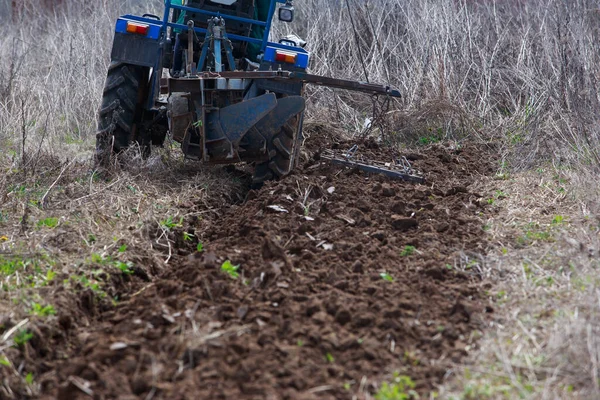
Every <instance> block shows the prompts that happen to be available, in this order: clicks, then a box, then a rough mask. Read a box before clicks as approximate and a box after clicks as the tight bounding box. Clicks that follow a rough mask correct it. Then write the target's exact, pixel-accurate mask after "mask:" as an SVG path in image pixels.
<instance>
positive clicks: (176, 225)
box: [160, 217, 183, 230]
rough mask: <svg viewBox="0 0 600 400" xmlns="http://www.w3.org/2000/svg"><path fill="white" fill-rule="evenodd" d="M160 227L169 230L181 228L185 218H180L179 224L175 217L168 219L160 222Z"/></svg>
mask: <svg viewBox="0 0 600 400" xmlns="http://www.w3.org/2000/svg"><path fill="white" fill-rule="evenodd" d="M160 225H161V226H163V227H164V228H167V229H169V230H171V229H173V228H180V227H182V226H183V217H181V218H179V222H175V220H174V219H173V217H168V218H167V219H164V220H162V221H160Z"/></svg>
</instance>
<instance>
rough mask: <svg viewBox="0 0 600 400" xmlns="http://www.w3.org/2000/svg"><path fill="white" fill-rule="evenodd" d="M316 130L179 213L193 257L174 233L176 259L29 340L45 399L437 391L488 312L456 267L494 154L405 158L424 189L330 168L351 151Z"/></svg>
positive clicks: (444, 151) (473, 283)
mask: <svg viewBox="0 0 600 400" xmlns="http://www.w3.org/2000/svg"><path fill="white" fill-rule="evenodd" d="M318 136H319V135H318V134H317V133H314V134H313V138H312V139H310V140H309V141H308V145H307V148H308V149H309V153H310V154H309V157H310V161H308V162H306V163H305V164H304V165H302V166H301V167H300V168H299V169H298V170H297V171H296V172H295V173H294V174H292V175H290V176H288V177H286V178H285V179H283V180H282V181H279V182H273V183H269V184H267V185H265V186H264V187H263V188H262V189H260V190H258V191H256V190H252V191H249V192H248V194H247V196H246V199H245V201H244V202H240V203H239V204H216V205H215V206H214V207H212V211H211V212H209V213H207V214H205V215H206V217H205V218H203V219H193V220H186V221H185V224H186V226H185V230H187V231H194V232H195V233H196V236H197V237H199V238H200V240H201V242H202V243H203V245H204V249H203V251H202V252H198V251H196V246H195V243H192V244H188V243H187V242H183V241H182V240H180V239H174V240H175V241H176V246H178V248H174V249H173V250H174V257H173V258H172V259H171V261H170V263H169V265H168V266H167V267H164V268H162V269H157V268H156V267H152V268H151V267H150V266H147V270H146V271H141V272H140V271H138V272H137V273H136V274H135V276H134V277H133V278H132V279H131V280H129V281H127V282H124V283H120V284H121V286H122V289H121V293H122V297H121V299H120V300H121V301H120V303H119V304H118V305H117V306H116V307H106V306H104V307H101V306H99V305H98V304H101V302H98V301H94V299H93V298H92V299H90V298H89V297H90V296H92V297H93V294H90V292H84V293H83V294H82V297H81V298H80V299H79V300H78V302H77V306H78V307H79V309H78V310H76V311H74V312H73V315H72V316H71V317H70V318H68V317H65V318H63V319H62V321H61V325H60V326H61V329H63V331H62V332H60V333H59V334H57V333H56V332H46V334H45V335H44V334H43V335H41V336H42V337H44V336H45V337H47V340H48V343H40V341H38V343H36V342H33V343H31V349H30V351H32V352H33V353H34V354H35V356H33V355H32V354H30V356H31V358H32V359H35V360H37V361H36V362H37V366H38V371H39V372H40V378H39V379H38V381H39V382H40V384H41V385H42V392H43V393H44V396H47V397H48V398H55V397H58V398H61V399H76V398H82V399H83V398H90V397H92V398H98V399H103V398H106V399H113V398H118V399H135V398H141V399H144V398H146V399H150V398H155V399H265V398H268V399H299V398H302V399H304V398H306V399H309V398H332V399H334V398H335V399H345V398H347V399H350V398H352V397H353V396H358V397H363V396H364V394H365V393H371V394H372V393H374V392H376V389H377V387H376V384H377V383H378V382H381V381H384V380H386V378H389V377H390V375H391V374H392V373H393V372H394V371H398V372H399V373H400V374H403V375H408V376H410V377H411V378H412V379H413V380H414V381H415V382H416V390H417V391H418V392H420V393H428V391H430V390H433V389H435V385H436V384H437V383H440V382H441V381H442V380H443V378H444V374H445V373H446V371H447V366H448V365H449V363H450V362H456V361H460V360H461V358H462V357H463V356H464V355H465V354H466V346H467V344H469V343H470V340H471V339H472V336H473V332H475V331H477V330H481V329H483V324H484V322H485V321H486V319H487V318H488V315H487V312H490V311H491V309H489V308H488V309H487V310H486V307H485V299H484V297H483V294H482V293H483V288H482V285H483V283H482V282H481V281H480V280H479V279H478V277H477V274H476V271H474V270H473V269H470V268H469V266H468V265H461V262H460V260H461V256H462V259H464V255H465V254H466V255H472V254H485V252H486V247H487V242H486V239H485V233H484V231H483V223H482V215H483V214H485V213H486V212H487V211H486V210H485V207H484V204H483V203H484V202H481V196H480V195H479V194H478V193H477V184H478V182H479V181H480V179H482V178H484V177H485V176H489V175H490V174H491V173H492V172H493V169H492V163H491V162H490V161H488V160H489V159H490V158H491V157H490V155H489V151H487V150H482V148H480V147H478V146H474V145H467V146H464V147H462V148H458V149H457V148H452V147H445V146H442V145H438V146H433V147H430V148H427V149H423V150H421V151H420V152H419V153H413V154H408V158H409V159H411V160H413V164H414V166H415V167H416V168H417V169H419V170H421V171H423V172H424V173H425V176H426V178H427V183H426V184H423V185H418V184H412V183H406V182H402V181H394V180H391V179H389V178H386V177H384V176H376V175H367V174H365V173H363V172H360V171H356V170H351V169H342V168H339V167H335V166H332V165H330V164H329V163H328V162H326V161H323V160H320V159H319V156H318V154H319V150H320V148H322V147H332V146H333V147H340V148H343V147H345V146H348V144H347V143H332V142H331V141H330V140H326V139H323V137H320V138H319V139H318V140H317V137H318ZM368 147H370V148H369V149H366V151H368V153H369V155H370V156H372V157H373V158H378V159H380V160H383V161H385V160H386V158H387V157H389V154H388V152H389V151H387V150H383V149H378V148H377V146H376V145H371V146H368ZM242 179H245V177H244V176H242ZM189 207H190V208H198V207H201V206H200V205H195V204H190V205H189ZM202 207H204V206H202ZM174 237H175V236H174ZM177 238H179V235H178V236H177ZM227 260H229V261H230V263H231V265H234V266H239V268H238V270H237V274H236V273H232V274H228V273H226V272H224V271H223V270H222V265H223V263H224V262H226V261H227ZM142 268H144V267H142ZM235 275H238V276H235ZM86 296H87V297H86ZM42 333H44V332H42ZM86 393H87V394H86Z"/></svg>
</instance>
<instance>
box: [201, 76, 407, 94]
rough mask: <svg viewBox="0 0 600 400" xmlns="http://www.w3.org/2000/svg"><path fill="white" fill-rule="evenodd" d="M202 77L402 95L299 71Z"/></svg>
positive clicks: (368, 85) (377, 87)
mask: <svg viewBox="0 0 600 400" xmlns="http://www.w3.org/2000/svg"><path fill="white" fill-rule="evenodd" d="M201 77H202V78H238V79H273V80H279V81H293V82H303V83H308V84H313V85H318V86H328V87H332V88H337V89H347V90H354V91H357V92H364V93H370V94H382V95H388V96H391V97H401V95H400V91H398V90H397V89H392V88H390V87H389V86H384V85H378V84H374V83H366V82H359V81H351V80H348V79H337V78H330V77H327V76H320V75H313V74H307V73H305V72H298V71H281V70H280V71H232V72H219V73H216V72H204V73H202V74H201Z"/></svg>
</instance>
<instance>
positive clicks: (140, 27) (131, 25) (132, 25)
mask: <svg viewBox="0 0 600 400" xmlns="http://www.w3.org/2000/svg"><path fill="white" fill-rule="evenodd" d="M149 29H150V26H149V25H146V24H140V23H137V22H131V21H127V32H129V33H137V34H138V35H147V34H148V30H149Z"/></svg>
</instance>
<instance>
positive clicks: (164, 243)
mask: <svg viewBox="0 0 600 400" xmlns="http://www.w3.org/2000/svg"><path fill="white" fill-rule="evenodd" d="M64 3H69V2H68V1H67V0H65V1H64ZM144 3H147V4H144ZM23 4H24V7H25V9H26V10H25V12H24V13H23V15H21V16H16V17H15V18H14V19H12V20H11V18H10V17H9V16H8V15H6V16H3V18H5V19H7V20H11V21H12V23H11V24H4V26H2V27H1V28H0V32H1V33H2V35H1V36H0V54H1V57H0V171H1V173H0V398H8V399H22V398H59V399H78V398H81V399H86V398H94V399H112V398H119V399H137V398H141V399H153V398H155V399H197V398H207V399H208V398H210V399H213V398H224V399H238V398H239V399H246V398H248V399H313V398H325V399H377V400H399V399H417V398H421V399H457V400H458V399H464V400H471V399H514V398H524V399H530V398H531V399H557V398H561V399H595V398H599V397H600V371H599V368H600V367H599V363H600V341H599V340H598V334H599V333H600V324H599V323H598V318H597V315H598V313H599V312H600V308H599V302H598V288H599V286H600V281H599V280H598V267H599V266H600V265H599V261H598V260H599V258H598V257H599V255H598V251H600V246H599V241H598V232H599V231H600V219H599V218H600V217H599V215H600V207H599V203H598V195H599V194H600V191H599V190H598V189H599V186H598V183H597V174H598V167H599V158H598V149H599V147H598V139H599V132H600V131H599V125H598V122H597V119H596V116H597V115H599V111H600V98H599V97H598V93H597V92H598V86H599V81H598V77H599V76H600V69H599V67H598V65H600V63H598V61H599V59H600V52H599V50H598V48H597V45H596V44H597V42H598V40H597V39H598V32H599V30H598V28H599V27H600V25H599V24H600V10H599V9H598V8H597V4H595V3H594V2H592V1H584V0H578V1H572V2H568V4H567V3H566V2H562V1H558V0H556V1H552V0H551V1H541V0H531V1H525V0H524V1H508V0H507V1H499V0H498V1H484V0H479V1H464V0H455V1H451V0H442V1H433V0H409V1H400V0H371V1H368V2H360V1H349V2H348V3H345V2H327V1H324V0H306V1H302V2H301V1H297V2H296V4H295V6H296V8H297V18H296V21H295V22H294V23H293V24H291V25H289V26H288V25H283V24H277V25H276V27H275V33H274V35H275V36H277V35H280V34H283V33H288V32H294V33H297V34H299V35H300V36H302V37H304V38H306V39H307V41H308V48H309V50H310V51H311V52H313V63H312V72H313V73H318V74H323V75H327V76H335V77H344V78H349V79H359V80H367V79H368V80H369V81H371V82H382V83H385V84H391V85H392V86H394V87H397V88H399V89H400V90H401V92H402V94H403V97H402V99H400V100H397V101H393V102H392V103H391V104H390V107H389V109H387V110H383V112H382V111H381V108H380V107H376V108H375V114H376V115H375V116H374V115H373V104H372V101H371V99H370V98H369V97H368V96H364V95H357V94H354V93H349V92H345V91H342V90H332V89H327V88H314V87H310V88H308V89H307V93H306V97H307V99H308V110H307V116H306V121H305V142H304V148H303V151H302V156H301V163H300V166H299V167H298V168H297V169H296V170H295V171H294V172H293V173H292V174H290V175H289V176H287V177H286V178H284V179H282V180H280V181H277V182H269V183H267V184H266V185H265V186H264V187H262V188H261V189H259V190H256V189H251V184H250V183H251V175H250V171H251V170H250V168H249V167H248V166H246V165H238V166H236V167H206V166H202V165H201V164H198V163H194V162H191V161H186V160H183V159H182V156H181V154H180V151H179V149H177V146H175V145H174V144H173V143H167V144H166V145H165V146H164V147H163V148H155V149H153V154H152V156H151V157H150V158H148V159H142V158H141V157H139V155H137V154H136V151H135V149H132V150H133V151H131V152H130V153H129V154H128V155H127V156H126V158H127V160H126V163H125V164H124V165H123V166H121V167H120V168H117V169H115V170H113V171H111V173H110V174H108V175H106V174H99V173H98V171H97V170H95V166H94V163H93V154H94V146H95V129H96V113H97V109H98V106H99V104H100V100H101V93H102V87H103V85H104V79H105V76H106V68H107V65H108V62H109V54H110V47H111V41H112V31H113V24H114V20H115V19H116V17H117V16H118V15H120V14H121V13H125V12H128V13H129V12H132V13H143V12H147V11H154V12H156V13H159V12H160V7H161V1H160V0H158V1H148V2H140V1H133V0H131V1H116V0H114V1H113V0H104V1H99V2H93V3H89V4H87V5H81V4H79V3H75V2H73V3H69V6H68V7H67V8H65V7H57V8H56V9H55V10H54V11H52V12H47V11H44V10H43V9H41V8H40V7H37V6H36V4H37V3H36V2H28V1H24V2H23ZM346 4H349V5H350V8H351V10H352V12H351V14H349V13H348V8H347V6H346ZM3 10H4V9H3V8H0V13H1V12H3ZM350 17H352V19H353V22H354V25H355V26H357V28H358V29H361V32H360V35H356V36H355V35H354V31H353V29H352V23H349V21H350ZM307 21H310V23H308V22H307ZM357 42H358V45H357ZM373 117H375V118H374V119H373V120H372V121H374V122H375V125H376V127H375V128H374V129H372V130H371V131H370V133H369V137H368V138H367V140H366V141H365V142H362V143H361V146H360V148H359V151H360V154H361V155H363V156H366V157H369V158H371V159H376V160H379V161H389V160H391V159H392V158H393V157H395V156H397V155H402V156H405V157H406V158H407V159H408V160H410V161H411V163H412V165H413V167H414V168H415V169H416V170H419V171H421V172H422V173H423V176H424V177H425V178H426V182H425V183H424V184H414V183H408V182H402V181H395V180H391V179H389V178H387V177H385V176H383V175H368V174H365V173H363V172H361V171H358V170H352V169H343V168H340V167H338V166H334V165H332V164H330V163H329V162H328V161H326V160H324V159H322V157H321V154H322V152H323V151H324V150H327V149H342V150H343V149H347V148H349V147H351V146H352V145H353V144H354V143H355V141H356V139H357V137H358V136H359V134H360V132H361V131H362V130H363V129H364V126H365V124H367V123H368V121H369V119H370V118H373Z"/></svg>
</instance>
